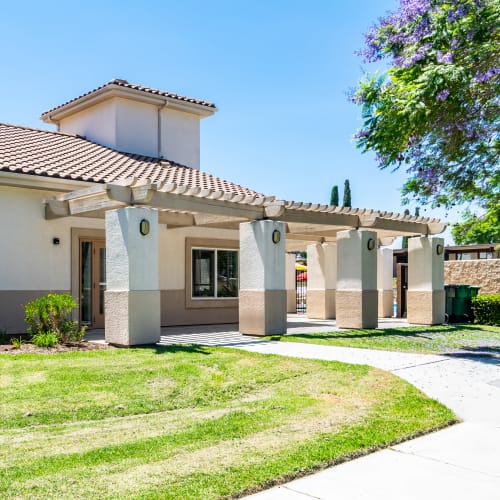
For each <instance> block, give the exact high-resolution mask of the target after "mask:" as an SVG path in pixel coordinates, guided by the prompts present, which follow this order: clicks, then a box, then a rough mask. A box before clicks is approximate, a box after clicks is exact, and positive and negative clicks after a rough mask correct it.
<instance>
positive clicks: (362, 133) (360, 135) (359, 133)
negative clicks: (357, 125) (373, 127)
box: [354, 129, 369, 139]
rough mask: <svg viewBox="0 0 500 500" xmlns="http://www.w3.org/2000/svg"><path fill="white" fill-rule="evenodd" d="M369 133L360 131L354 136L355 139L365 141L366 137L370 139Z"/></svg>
mask: <svg viewBox="0 0 500 500" xmlns="http://www.w3.org/2000/svg"><path fill="white" fill-rule="evenodd" d="M368 135H369V134H368V132H367V131H366V130H365V129H361V130H358V131H357V132H356V133H355V134H354V139H364V138H365V137H368Z"/></svg>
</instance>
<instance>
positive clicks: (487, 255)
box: [479, 252, 493, 259]
mask: <svg viewBox="0 0 500 500" xmlns="http://www.w3.org/2000/svg"><path fill="white" fill-rule="evenodd" d="M479 258H480V259H493V252H479Z"/></svg>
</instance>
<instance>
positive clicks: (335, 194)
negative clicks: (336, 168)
mask: <svg viewBox="0 0 500 500" xmlns="http://www.w3.org/2000/svg"><path fill="white" fill-rule="evenodd" d="M338 204H339V187H338V186H333V187H332V192H331V193H330V205H335V206H337V205H338Z"/></svg>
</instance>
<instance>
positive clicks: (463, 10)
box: [447, 5, 467, 22]
mask: <svg viewBox="0 0 500 500" xmlns="http://www.w3.org/2000/svg"><path fill="white" fill-rule="evenodd" d="M466 15H467V7H466V6H465V5H459V6H458V7H457V8H456V10H450V11H449V12H448V15H447V18H448V21H449V22H452V21H456V20H457V19H461V18H462V17H464V16H466Z"/></svg>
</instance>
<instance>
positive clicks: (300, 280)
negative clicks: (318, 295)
mask: <svg viewBox="0 0 500 500" xmlns="http://www.w3.org/2000/svg"><path fill="white" fill-rule="evenodd" d="M295 297H296V299H295V300H296V309H297V314H305V313H306V312H307V271H300V270H298V269H296V270H295Z"/></svg>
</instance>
